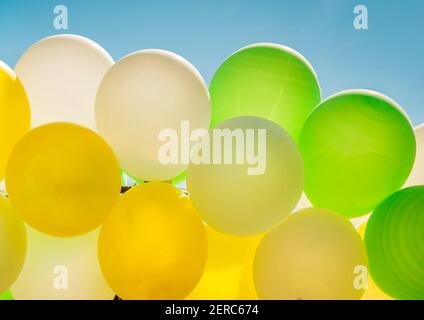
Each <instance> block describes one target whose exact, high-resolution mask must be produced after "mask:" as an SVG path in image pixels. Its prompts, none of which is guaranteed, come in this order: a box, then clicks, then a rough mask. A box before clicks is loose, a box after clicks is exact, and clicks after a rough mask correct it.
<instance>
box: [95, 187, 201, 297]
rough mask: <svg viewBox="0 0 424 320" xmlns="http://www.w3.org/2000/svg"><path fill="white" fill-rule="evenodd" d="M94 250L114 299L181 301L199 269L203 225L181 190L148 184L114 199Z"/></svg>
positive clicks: (195, 283)
mask: <svg viewBox="0 0 424 320" xmlns="http://www.w3.org/2000/svg"><path fill="white" fill-rule="evenodd" d="M98 251H99V260H100V266H101V269H102V271H103V274H104V276H105V278H106V280H107V281H108V283H109V285H110V286H111V288H112V289H113V290H114V291H115V292H116V294H117V295H118V296H119V297H120V298H122V299H124V300H132V299H171V300H172V299H184V298H185V297H186V296H187V295H188V294H189V293H190V292H191V291H192V290H193V289H194V288H195V287H196V285H197V283H198V282H199V280H200V277H201V275H202V273H203V270H204V267H205V263H206V258H207V238H206V232H205V226H204V224H203V222H202V220H201V219H200V217H199V215H198V213H197V212H196V210H195V209H194V207H193V206H192V204H191V202H190V200H189V199H188V197H187V196H186V195H185V194H184V193H182V192H181V191H179V190H178V189H176V188H175V187H173V186H172V185H170V184H166V183H162V182H149V183H145V184H143V185H140V186H136V187H133V188H132V189H131V190H129V191H128V192H126V193H125V194H124V195H123V196H122V197H121V198H120V200H119V202H118V204H117V205H116V207H115V209H114V211H113V213H112V214H111V216H110V217H109V218H108V219H107V220H106V222H105V223H104V225H103V227H102V230H101V233H100V239H99V246H98Z"/></svg>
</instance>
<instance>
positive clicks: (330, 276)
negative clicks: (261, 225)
mask: <svg viewBox="0 0 424 320" xmlns="http://www.w3.org/2000/svg"><path fill="white" fill-rule="evenodd" d="M366 267H367V257H366V252H365V247H364V245H363V242H362V239H361V237H360V235H359V234H358V232H357V231H356V230H355V229H354V227H353V225H352V224H351V223H350V222H349V220H348V219H347V218H345V217H343V216H341V215H339V214H337V213H334V212H332V211H329V210H326V209H317V208H309V209H304V210H302V211H300V212H298V213H296V214H294V215H291V216H290V217H289V218H287V219H286V220H285V221H284V222H283V223H281V224H280V225H279V226H277V227H276V228H274V229H273V230H271V231H270V232H269V233H268V234H267V235H266V236H265V237H264V239H263V240H262V242H261V243H260V244H259V247H258V250H257V252H256V256H255V261H254V265H253V278H254V282H255V288H256V291H257V294H258V296H259V298H261V299H271V300H279V299H289V300H311V299H312V300H327V299H329V300H333V299H336V300H340V299H342V300H345V299H347V300H357V299H360V298H361V296H362V295H363V293H364V288H365V286H366V272H365V274H361V273H360V271H361V270H365V271H366V269H365V268H366ZM361 275H362V277H363V278H364V279H362V278H360V277H361Z"/></svg>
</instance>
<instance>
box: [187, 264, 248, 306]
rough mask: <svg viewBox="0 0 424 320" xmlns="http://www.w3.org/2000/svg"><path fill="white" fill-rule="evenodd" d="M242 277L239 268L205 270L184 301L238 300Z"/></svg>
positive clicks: (241, 269) (240, 268) (241, 271)
mask: <svg viewBox="0 0 424 320" xmlns="http://www.w3.org/2000/svg"><path fill="white" fill-rule="evenodd" d="M242 275H243V268H242V267H241V266H238V267H232V268H226V269H206V270H205V273H204V274H203V276H202V278H201V280H200V282H199V284H198V285H197V286H196V288H195V289H194V290H193V292H192V293H191V294H190V295H189V296H188V297H187V298H186V300H238V299H239V295H240V286H241V280H242Z"/></svg>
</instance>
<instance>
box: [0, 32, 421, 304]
mask: <svg viewBox="0 0 424 320" xmlns="http://www.w3.org/2000/svg"><path fill="white" fill-rule="evenodd" d="M0 58H1V57H0ZM318 76H319V74H318V73H317V72H316V71H315V70H314V68H313V66H312V64H311V63H310V62H309V61H308V60H307V59H306V58H305V57H304V56H303V55H302V54H301V53H299V52H297V51H296V50H295V49H292V48H289V47H288V46H286V45H284V44H278V43H255V44H251V45H248V46H245V47H242V48H241V49H239V50H237V51H235V52H234V53H232V54H231V52H228V58H227V59H225V60H224V61H221V63H220V65H219V66H218V68H217V69H216V70H215V72H214V75H213V77H212V79H211V80H210V81H206V80H205V79H204V78H203V76H202V74H201V73H200V72H199V71H198V69H197V68H196V67H195V65H194V63H192V62H189V61H188V60H187V59H186V58H184V57H182V56H181V55H179V54H177V53H174V52H171V51H168V50H164V49H161V48H158V49H156V48H155V49H146V48H142V47H140V48H139V50H137V51H135V52H132V53H130V52H128V53H127V54H126V55H124V56H123V57H121V58H119V59H118V60H117V61H116V62H115V61H114V59H113V58H112V57H111V55H110V54H109V53H108V52H107V51H106V49H103V48H102V47H101V46H100V45H99V44H97V43H96V42H95V41H94V40H91V39H88V38H86V37H83V36H80V35H73V34H66V35H63V34H57V35H54V36H50V37H47V38H44V39H41V40H39V41H37V42H36V43H34V44H33V45H31V46H30V47H29V48H28V49H26V50H25V52H23V54H22V56H21V57H20V59H19V60H18V62H17V64H16V66H15V67H14V68H13V69H12V66H8V65H6V63H4V62H0V179H1V180H4V185H3V187H4V188H3V189H4V190H2V194H1V195H0V294H1V295H0V299H1V300H12V299H15V300H113V299H118V298H119V299H122V300H184V299H185V300H360V299H363V300H375V299H384V300H388V299H404V300H414V299H417V300H423V299H424V169H423V167H424V127H423V126H418V127H416V128H415V129H414V127H413V125H412V122H411V120H410V118H409V116H408V114H407V113H406V112H405V110H403V109H402V107H401V106H400V105H399V103H398V102H395V101H394V100H393V99H392V98H390V97H388V96H387V95H385V94H383V93H380V92H376V91H373V90H369V89H366V88H364V89H350V88H346V90H344V91H341V92H338V93H336V94H334V95H330V96H329V97H327V98H325V99H324V98H323V94H322V92H321V90H322V87H321V85H320V82H319V77H318ZM358 218H360V220H358ZM358 221H359V222H358Z"/></svg>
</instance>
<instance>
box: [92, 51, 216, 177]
mask: <svg viewBox="0 0 424 320" xmlns="http://www.w3.org/2000/svg"><path fill="white" fill-rule="evenodd" d="M210 118H211V107H210V99H209V92H208V88H207V86H206V84H205V82H204V80H203V78H202V76H201V75H200V73H199V72H198V71H197V70H196V69H195V68H194V67H193V66H192V65H191V64H190V63H189V62H188V61H187V60H185V59H183V58H182V57H180V56H178V55H176V54H174V53H172V52H169V51H163V50H142V51H138V52H135V53H132V54H130V55H128V56H126V57H124V58H123V59H122V60H120V61H118V62H117V63H116V64H115V65H114V66H113V67H112V68H111V69H110V70H109V72H108V73H107V74H106V76H105V77H104V79H103V81H102V83H101V85H100V87H99V91H98V93H97V99H96V122H97V129H98V131H99V133H100V134H101V135H102V136H103V137H104V138H105V139H106V141H108V142H109V144H110V145H111V146H112V148H113V149H114V151H115V152H116V153H117V156H118V159H119V160H120V163H121V167H122V169H123V170H124V171H125V172H127V173H128V174H129V175H130V176H132V177H135V178H139V179H143V180H149V181H151V180H159V181H166V180H170V179H172V178H174V177H176V176H177V175H178V174H179V173H181V172H182V171H184V169H186V168H187V165H188V163H185V162H184V161H183V159H181V156H182V155H183V154H184V156H186V157H187V158H188V157H189V152H187V150H185V151H184V150H183V151H181V149H180V146H181V145H180V144H179V145H178V146H177V150H178V161H177V162H174V163H170V164H164V163H163V161H162V162H161V161H159V151H160V150H161V147H163V146H164V144H166V141H160V140H159V134H160V133H161V132H163V130H165V129H171V130H173V132H175V133H177V135H178V137H179V138H182V134H184V130H183V129H182V128H181V125H182V122H183V121H187V123H188V125H189V127H190V128H189V129H190V130H189V134H190V133H191V132H192V131H193V130H195V129H199V128H202V129H208V127H209V124H210Z"/></svg>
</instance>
